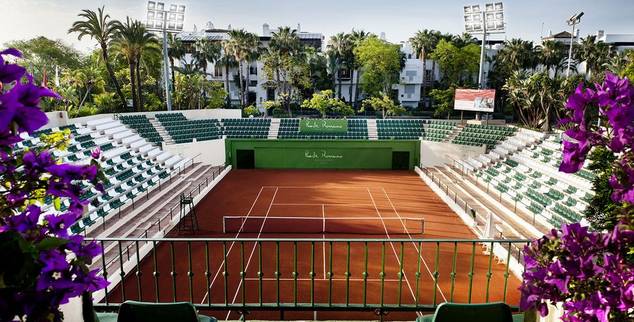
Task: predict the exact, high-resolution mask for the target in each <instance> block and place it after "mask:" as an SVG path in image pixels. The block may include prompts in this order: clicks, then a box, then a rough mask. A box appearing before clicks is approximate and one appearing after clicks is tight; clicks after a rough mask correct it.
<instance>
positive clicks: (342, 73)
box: [339, 69, 351, 79]
mask: <svg viewBox="0 0 634 322" xmlns="http://www.w3.org/2000/svg"><path fill="white" fill-rule="evenodd" d="M350 77H351V76H350V70H349V69H340V70H339V79H350Z"/></svg>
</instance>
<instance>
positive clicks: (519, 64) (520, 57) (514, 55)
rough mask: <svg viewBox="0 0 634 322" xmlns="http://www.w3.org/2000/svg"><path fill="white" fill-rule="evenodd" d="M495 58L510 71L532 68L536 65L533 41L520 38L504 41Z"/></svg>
mask: <svg viewBox="0 0 634 322" xmlns="http://www.w3.org/2000/svg"><path fill="white" fill-rule="evenodd" d="M496 60H497V62H498V63H499V62H501V63H503V64H505V65H506V66H507V67H508V69H509V70H510V71H511V72H513V71H518V70H522V69H529V68H534V67H535V66H536V65H537V59H536V55H535V50H534V48H533V42H532V41H525V40H521V39H511V40H510V41H506V43H505V44H504V47H503V48H502V49H500V51H499V52H498V55H497V58H496Z"/></svg>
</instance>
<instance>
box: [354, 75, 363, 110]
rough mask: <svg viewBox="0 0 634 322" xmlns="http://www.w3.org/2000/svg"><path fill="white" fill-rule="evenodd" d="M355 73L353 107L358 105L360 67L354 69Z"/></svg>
mask: <svg viewBox="0 0 634 322" xmlns="http://www.w3.org/2000/svg"><path fill="white" fill-rule="evenodd" d="M356 72H357V75H356V76H355V77H356V84H355V86H354V107H355V109H356V108H358V107H359V103H358V102H359V79H360V76H359V75H360V74H361V69H357V70H356Z"/></svg>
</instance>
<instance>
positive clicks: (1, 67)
mask: <svg viewBox="0 0 634 322" xmlns="http://www.w3.org/2000/svg"><path fill="white" fill-rule="evenodd" d="M4 55H6V56H14V57H22V53H20V51H19V50H17V49H15V48H9V49H6V50H3V51H0V83H11V82H13V81H17V80H20V79H21V78H22V76H24V73H26V69H25V68H24V67H22V66H19V65H16V64H6V63H5V61H4V58H3V57H2V56H4ZM0 88H1V85H0Z"/></svg>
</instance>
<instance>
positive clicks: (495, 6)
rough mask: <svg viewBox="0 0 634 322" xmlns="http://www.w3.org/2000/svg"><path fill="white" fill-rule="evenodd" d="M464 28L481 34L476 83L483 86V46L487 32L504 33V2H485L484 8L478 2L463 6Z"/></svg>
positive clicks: (472, 32)
mask: <svg viewBox="0 0 634 322" xmlns="http://www.w3.org/2000/svg"><path fill="white" fill-rule="evenodd" d="M464 22H465V26H464V29H465V31H466V32H468V33H471V34H481V35H482V46H481V48H480V70H479V71H478V84H479V87H480V88H484V53H485V51H484V48H485V46H486V37H487V34H493V33H504V29H505V24H504V4H503V3H502V2H494V3H487V4H485V5H484V10H482V7H481V6H480V5H478V4H476V5H468V6H464Z"/></svg>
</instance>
